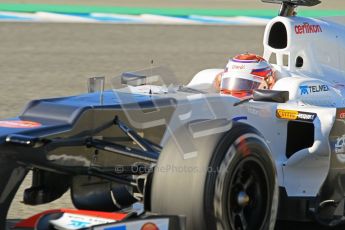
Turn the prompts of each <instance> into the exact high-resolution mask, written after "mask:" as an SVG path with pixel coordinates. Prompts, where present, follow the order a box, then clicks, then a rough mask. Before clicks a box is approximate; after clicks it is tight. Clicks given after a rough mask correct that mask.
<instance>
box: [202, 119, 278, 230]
mask: <svg viewBox="0 0 345 230" xmlns="http://www.w3.org/2000/svg"><path fill="white" fill-rule="evenodd" d="M220 156H221V157H220ZM210 167H212V168H214V169H216V170H217V171H218V172H217V173H214V174H209V177H208V182H207V187H206V190H208V188H214V189H212V190H209V191H208V192H207V193H206V194H208V196H206V202H205V203H206V207H208V208H207V209H206V210H212V211H211V212H212V214H213V216H214V219H213V223H212V220H211V221H210V222H209V225H210V226H216V228H217V229H236V230H237V229H248V230H252V229H253V230H254V229H255V230H257V229H263V230H264V229H273V227H274V223H275V220H276V214H277V206H278V187H277V181H276V173H275V168H274V166H273V162H272V160H271V158H270V151H269V148H268V147H267V145H266V144H265V141H264V140H263V139H262V137H261V136H260V135H259V134H258V133H257V132H256V131H255V130H254V129H253V128H251V127H249V126H247V125H243V124H239V125H236V126H235V127H234V128H233V129H232V131H230V132H229V133H228V134H227V135H225V137H224V138H223V139H222V141H221V142H220V145H219V148H218V149H217V150H216V153H215V155H214V158H213V160H212V161H211V164H210ZM213 191H214V193H213ZM212 193H213V194H212Z"/></svg>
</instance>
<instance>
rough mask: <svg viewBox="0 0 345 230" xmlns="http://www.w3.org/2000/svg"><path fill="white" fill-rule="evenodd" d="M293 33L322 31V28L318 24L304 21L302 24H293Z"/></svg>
mask: <svg viewBox="0 0 345 230" xmlns="http://www.w3.org/2000/svg"><path fill="white" fill-rule="evenodd" d="M295 33H296V34H316V33H322V28H321V26H320V25H310V24H309V23H307V22H305V23H303V25H296V26H295Z"/></svg>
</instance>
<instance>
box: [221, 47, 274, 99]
mask: <svg viewBox="0 0 345 230" xmlns="http://www.w3.org/2000/svg"><path fill="white" fill-rule="evenodd" d="M274 79H275V77H274V71H273V69H272V67H271V65H270V64H269V63H268V62H267V61H266V60H265V59H264V58H263V57H261V56H259V55H256V54H249V53H246V54H240V55H237V56H235V57H234V58H232V59H230V60H229V62H228V64H227V65H226V68H225V70H224V72H223V73H222V77H221V82H220V93H221V94H229V95H232V96H235V97H239V98H242V97H247V96H251V95H252V93H253V90H255V89H271V88H272V86H273V84H274V83H275V80H274Z"/></svg>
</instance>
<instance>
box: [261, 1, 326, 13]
mask: <svg viewBox="0 0 345 230" xmlns="http://www.w3.org/2000/svg"><path fill="white" fill-rule="evenodd" d="M261 1H262V2H266V3H277V4H281V7H280V11H279V16H284V17H289V16H295V15H296V11H295V9H296V7H297V6H316V5H318V4H320V3H321V1H320V0H261Z"/></svg>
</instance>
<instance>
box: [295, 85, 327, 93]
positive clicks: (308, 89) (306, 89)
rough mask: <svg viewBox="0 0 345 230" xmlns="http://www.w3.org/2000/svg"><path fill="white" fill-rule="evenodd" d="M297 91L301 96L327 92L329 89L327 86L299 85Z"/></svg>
mask: <svg viewBox="0 0 345 230" xmlns="http://www.w3.org/2000/svg"><path fill="white" fill-rule="evenodd" d="M299 89H300V91H301V95H305V94H307V95H308V94H310V93H319V92H327V91H329V87H328V86H327V85H310V86H308V85H301V86H300V87H299Z"/></svg>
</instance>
